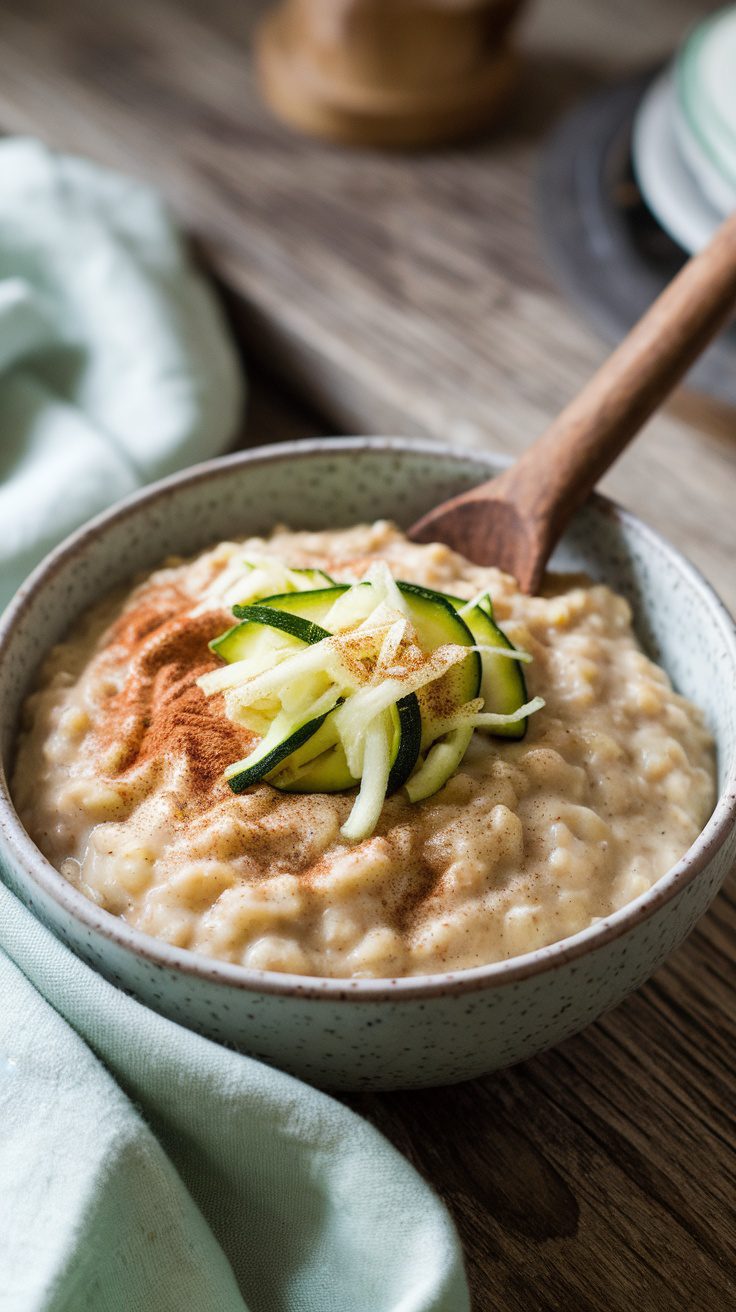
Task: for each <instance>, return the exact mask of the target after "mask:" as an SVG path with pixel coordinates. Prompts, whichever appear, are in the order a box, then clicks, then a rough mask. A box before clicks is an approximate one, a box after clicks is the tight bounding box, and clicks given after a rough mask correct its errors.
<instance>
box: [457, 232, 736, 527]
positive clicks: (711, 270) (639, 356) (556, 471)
mask: <svg viewBox="0 0 736 1312" xmlns="http://www.w3.org/2000/svg"><path fill="white" fill-rule="evenodd" d="M735 304H736V212H735V213H734V214H732V215H731V216H730V217H729V218H728V219H726V221H725V223H723V224H722V225H721V227H720V228H719V229H718V231H717V232H716V234H715V236H714V237H713V238H712V240H711V241H710V242H709V243H708V245H707V246H706V247H705V248H704V250H702V251H701V252H700V254H699V255H695V256H694V257H693V258H692V259H690V260H688V262H687V264H685V265H684V267H683V268H682V269H681V271H680V273H679V274H678V275H677V277H676V278H675V279H674V280H673V281H672V282H671V283H670V284H669V286H668V287H667V288H666V289H665V290H664V291H663V292H662V294H661V296H659V297H658V298H657V300H656V301H655V302H654V304H653V305H652V306H651V307H650V309H649V310H648V311H647V312H646V314H645V315H644V316H643V318H641V319H640V320H639V322H638V323H637V324H636V326H635V327H634V328H632V330H631V332H630V333H629V334H628V336H627V337H625V338H624V340H623V342H622V343H621V345H620V346H619V347H618V348H617V349H616V350H615V351H614V353H613V355H611V356H610V357H609V358H608V360H607V361H606V363H605V364H604V365H602V367H601V368H600V369H599V370H598V372H597V373H596V374H594V375H593V377H592V378H591V380H590V382H589V383H588V384H587V386H586V387H584V388H583V390H582V392H580V393H579V395H578V396H576V398H575V400H574V401H571V402H570V404H569V405H568V406H567V407H566V408H565V409H564V410H563V411H562V413H561V414H560V415H559V416H558V418H557V419H555V421H554V422H553V423H552V424H551V425H550V427H549V428H548V429H546V431H545V432H544V433H543V434H542V436H541V437H540V438H539V440H538V441H537V442H535V443H534V445H533V446H531V447H530V448H529V449H528V450H527V451H526V452H524V454H523V455H522V456H521V458H520V459H519V460H518V461H517V462H516V464H515V465H513V466H512V467H511V468H510V469H509V470H507V471H506V472H505V473H504V474H502V475H501V477H500V479H499V480H496V483H495V486H496V487H499V485H500V484H503V496H504V499H505V500H508V501H510V502H513V504H514V505H516V506H517V507H518V508H519V510H520V511H522V512H523V514H524V517H525V518H528V519H532V520H535V521H537V522H538V523H541V522H543V521H544V522H545V523H546V534H545V536H546V535H547V533H548V535H549V546H550V549H551V548H552V546H554V544H555V543H556V541H557V539H558V538H559V537H560V535H561V533H562V531H563V529H564V528H565V525H566V524H567V521H568V519H569V518H570V516H571V515H572V514H573V512H574V511H575V510H576V509H577V508H578V506H580V505H581V504H582V503H583V501H584V500H585V498H586V497H587V495H588V493H589V492H591V491H592V489H593V487H594V486H595V484H596V483H597V482H598V480H599V479H600V477H601V475H602V474H604V473H605V471H606V470H607V469H608V468H609V466H610V465H612V464H613V462H614V460H616V458H617V456H619V455H620V453H621V451H623V449H624V447H625V446H626V445H627V444H628V443H629V442H630V441H631V439H632V437H634V436H635V434H636V433H638V431H639V429H640V428H641V426H642V424H643V423H644V422H645V420H646V419H648V417H649V416H650V415H651V414H652V413H653V411H654V410H656V409H657V407H658V406H659V405H660V404H661V402H662V401H663V400H664V398H665V397H666V396H667V395H668V393H669V392H671V391H672V389H673V388H674V386H675V384H676V383H677V382H678V381H679V379H680V378H682V376H683V374H685V373H686V372H687V369H688V368H689V366H690V365H691V364H692V363H693V361H694V360H695V359H696V358H697V357H698V355H699V354H700V352H701V351H702V350H703V348H704V347H705V346H706V345H707V343H708V342H709V341H710V339H711V338H712V337H714V336H715V334H716V333H717V331H718V329H719V328H720V327H721V326H722V325H723V323H724V322H725V320H726V319H727V318H728V316H729V314H730V312H731V311H732V310H733V308H734V305H735ZM480 491H481V489H480V488H478V489H474V492H480Z"/></svg>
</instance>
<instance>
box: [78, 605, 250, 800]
mask: <svg viewBox="0 0 736 1312" xmlns="http://www.w3.org/2000/svg"><path fill="white" fill-rule="evenodd" d="M182 604H183V598H182V599H180V600H179V605H178V608H177V607H176V601H175V599H174V598H166V599H164V598H149V599H148V600H147V601H145V602H143V603H142V604H141V606H139V607H135V608H134V609H133V610H132V611H130V612H127V613H126V614H124V615H123V616H121V618H120V620H119V621H118V622H117V624H116V625H115V627H114V629H113V631H112V634H111V635H110V637H111V641H112V650H111V654H114V656H115V658H116V659H117V660H118V661H127V662H129V668H128V673H127V676H126V679H125V683H124V685H123V687H122V689H121V690H120V692H118V693H116V694H114V695H113V696H112V697H111V698H109V700H108V701H107V703H106V705H105V717H104V722H103V724H102V725H100V726H99V728H98V731H97V735H98V739H100V740H101V745H102V746H103V747H104V746H107V747H110V746H112V745H113V744H115V745H118V746H119V747H120V750H121V757H120V761H119V764H118V769H117V771H116V774H117V776H118V777H120V776H122V777H124V776H125V775H126V774H127V773H128V772H129V771H131V770H132V769H134V768H135V767H136V766H137V765H139V764H140V763H141V762H143V761H146V760H150V759H152V758H157V759H161V760H166V759H171V758H173V757H184V758H185V759H186V762H187V767H188V768H187V781H188V784H189V787H190V790H191V793H190V797H189V798H188V799H187V800H190V801H192V802H195V803H196V802H198V801H201V802H206V801H207V800H208V797H209V795H210V793H211V791H212V788H213V787H214V785H215V784H216V783H218V782H219V781H220V779H221V777H222V773H223V771H224V769H225V768H226V766H228V765H230V764H231V763H232V762H233V761H237V760H239V759H240V758H241V757H242V756H245V755H247V753H248V751H249V750H250V749H251V747H252V746H253V742H254V735H253V734H251V733H249V732H248V730H246V729H243V728H241V727H240V726H238V725H236V724H233V722H232V721H231V720H229V719H227V717H226V716H225V714H224V711H223V708H222V698H221V697H205V695H204V693H203V692H202V691H201V689H199V688H198V687H197V683H196V681H197V679H198V678H199V677H200V675H202V674H205V673H206V672H207V671H208V670H212V669H215V668H216V667H217V665H218V664H219V662H218V660H217V658H216V657H214V656H213V655H212V653H211V652H210V651H209V649H208V646H207V644H208V642H209V641H210V639H212V638H214V637H215V636H216V635H217V634H218V633H222V631H223V630H224V629H226V628H227V627H228V624H229V623H230V622H231V617H230V616H229V615H228V614H227V613H226V612H223V611H210V612H207V613H206V614H203V615H197V616H190V615H188V614H181V606H182ZM184 604H188V605H191V598H187V601H186V603H184ZM177 609H178V613H177Z"/></svg>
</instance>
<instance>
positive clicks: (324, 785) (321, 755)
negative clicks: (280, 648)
mask: <svg viewBox="0 0 736 1312" xmlns="http://www.w3.org/2000/svg"><path fill="white" fill-rule="evenodd" d="M389 715H390V718H391V723H392V738H391V750H390V765H391V769H390V772H389V776H388V784H387V789H386V795H387V796H388V795H389V794H390V793H395V792H397V790H398V789H399V788H401V787H402V785H403V784H405V783H406V780H407V779H408V778H409V775H410V774H411V772H412V770H413V769H414V766H415V765H416V763H417V760H418V758H419V748H420V744H421V740H422V720H421V714H420V711H419V702H418V700H417V698H416V695H415V694H414V693H409V695H408V696H407V697H402V698H401V700H400V701H398V702H397V703H396V704H395V705H394V706H391V707H389ZM358 782H359V781H358V779H356V778H355V776H354V775H352V774H351V772H350V770H349V768H348V763H347V760H346V757H345V749H344V748H343V746H342V743H341V742H340V741H339V738H338V736H337V733H336V732H335V729H334V727H333V724H332V722H331V721H330V720H327V721H325V723H324V724H323V726H322V728H321V729H320V730H319V731H318V732H317V733H316V734H315V735H314V737H312V738H310V739H309V740H308V742H306V743H305V744H304V746H303V747H301V748H299V750H298V751H296V752H294V753H293V754H292V755H291V756H290V757H289V759H288V760H287V761H284V763H283V765H281V766H279V767H278V768H277V769H276V770H275V771H274V772H273V773H272V774H270V775H269V777H268V783H270V784H272V785H273V787H274V788H278V789H280V790H281V791H282V792H285V793H342V792H346V791H347V790H348V789H349V788H354V787H355V785H356V784H357V783H358Z"/></svg>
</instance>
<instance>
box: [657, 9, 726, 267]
mask: <svg viewBox="0 0 736 1312" xmlns="http://www.w3.org/2000/svg"><path fill="white" fill-rule="evenodd" d="M633 162H634V169H635V172H636V176H637V181H638V183H639V186H640V188H641V191H642V194H643V196H644V199H645V200H646V202H647V205H648V206H649V208H650V209H651V210H652V211H653V213H654V215H655V217H656V218H657V219H658V221H659V222H660V223H661V225H662V227H663V228H665V229H666V231H667V232H668V233H669V234H670V236H671V237H673V238H674V239H675V241H676V242H678V243H679V245H681V246H683V247H684V248H685V250H688V251H694V250H698V249H699V248H700V247H701V246H704V245H705V243H706V242H707V241H708V240H709V238H710V237H711V236H712V235H713V233H714V231H715V229H716V228H717V227H718V224H719V223H720V222H721V221H722V220H723V219H724V218H725V217H726V215H727V214H729V213H730V212H731V211H732V210H736V5H729V7H728V8H727V9H722V10H720V11H719V12H718V13H716V14H714V15H713V16H712V17H711V18H709V19H707V20H706V21H705V22H704V23H701V24H700V26H699V27H697V28H696V29H695V30H694V31H693V32H692V33H691V34H690V36H689V37H688V38H687V40H686V41H685V42H684V43H683V45H682V46H681V48H680V50H679V52H678V53H677V55H676V56H675V59H674V60H673V62H672V64H671V65H670V66H669V67H668V68H667V69H666V71H665V72H664V73H663V74H662V75H661V76H660V77H659V78H657V80H656V81H655V82H654V83H653V84H652V86H651V87H650V89H649V91H648V92H647V94H646V95H645V97H644V99H643V101H642V103H641V107H640V109H639V112H638V114H637V118H636V123H635V126H634V135H633Z"/></svg>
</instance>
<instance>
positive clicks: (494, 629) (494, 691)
mask: <svg viewBox="0 0 736 1312" xmlns="http://www.w3.org/2000/svg"><path fill="white" fill-rule="evenodd" d="M485 600H486V598H485V597H483V598H481V600H480V601H479V602H478V603H477V604H476V605H475V606H473V608H472V610H469V611H467V610H466V611H465V612H464V614H463V619H464V620H465V623H466V624H467V626H468V628H469V629H470V631H471V633H472V635H473V638H474V640H475V641H476V642H477V643H478V645H479V646H483V647H505V648H506V650H507V651H515V650H516V648H515V647H514V644H513V643H512V642H510V641H509V639H508V638H507V637H506V634H505V633H504V632H503V630H502V629H500V628H499V627H498V625H497V624H496V622H495V620H494V619H493V607H492V605H491V599H490V597H488V609H486V606H485V605H484V602H485ZM448 601H449V602H450V603H451V604H452V605H453V606H455V607H457V608H458V609H460V608H462V607H466V606H467V604H468V603H467V601H462V600H461V599H460V598H459V597H448ZM479 654H480V657H481V663H482V669H483V674H482V677H481V683H480V691H479V693H478V694H477V696H479V697H482V698H483V710H484V711H492V712H493V713H494V714H496V715H510V714H511V713H512V711H518V709H519V707H520V706H523V705H524V703H525V702H527V701H528V700H529V694H528V692H527V687H526V679H525V678H524V668H523V666H522V664H521V661H515V660H510V659H509V657H508V656H503V657H500V658H496V659H495V660H494V657H493V655H492V653H491V652H485V651H484V652H481V653H479ZM527 724H528V717H527V716H525V717H524V718H523V719H522V720H517V721H516V722H515V723H514V724H506V725H499V726H498V727H497V728H493V729H486V730H485V732H486V733H490V734H492V735H493V737H494V738H516V739H521V738H523V737H524V734H525V733H526V729H527Z"/></svg>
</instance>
